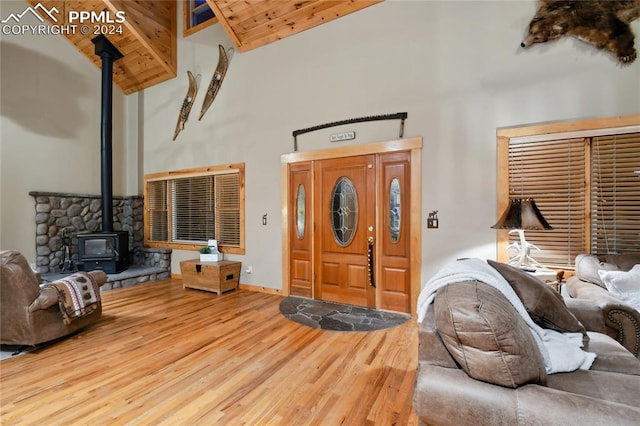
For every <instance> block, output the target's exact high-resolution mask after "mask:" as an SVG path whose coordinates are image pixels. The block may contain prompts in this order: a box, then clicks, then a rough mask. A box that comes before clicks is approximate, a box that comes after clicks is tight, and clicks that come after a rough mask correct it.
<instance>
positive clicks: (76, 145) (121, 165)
mask: <svg viewBox="0 0 640 426" xmlns="http://www.w3.org/2000/svg"><path fill="white" fill-rule="evenodd" d="M26 6H27V3H26V2H24V1H22V0H21V1H5V0H3V1H2V4H1V7H0V17H2V19H4V18H5V17H6V16H8V14H9V13H12V12H13V13H20V12H22V11H23V10H24V9H25V7H26ZM28 19H30V20H31V21H27V23H28V24H32V25H36V24H39V22H38V21H36V20H35V18H33V17H31V18H25V20H28ZM23 23H24V22H23ZM0 61H1V72H0V83H1V86H0V90H1V91H0V98H1V102H0V115H1V121H0V178H1V184H0V197H1V198H0V216H1V217H0V247H1V248H2V249H13V250H19V251H21V252H22V253H23V254H24V255H25V256H26V257H27V258H28V260H29V261H30V262H32V263H34V262H35V259H36V255H35V237H36V231H35V222H34V218H35V200H34V198H33V197H31V196H29V192H30V191H53V192H68V193H84V194H99V193H100V97H101V95H100V93H101V92H100V90H101V88H100V84H101V80H100V78H101V77H100V70H99V69H98V68H97V67H96V66H94V65H93V64H92V63H91V62H90V61H89V60H88V59H86V58H85V57H84V56H83V55H82V54H80V53H79V52H78V51H77V50H76V49H75V47H74V46H73V45H72V44H71V43H70V42H68V41H67V40H66V39H64V38H63V37H62V36H59V35H31V34H29V33H25V34H9V35H5V34H3V35H2V36H1V38H0ZM125 99H126V100H127V101H125ZM136 100H137V95H132V96H129V97H127V98H125V96H124V95H123V93H122V92H121V91H120V89H118V88H117V87H116V86H114V99H113V120H114V121H113V151H114V152H113V164H114V175H113V176H114V177H113V193H114V195H134V194H138V187H139V185H138V183H137V180H138V178H137V169H138V165H137V163H136V161H137V158H135V157H132V156H131V155H130V156H129V157H128V158H129V161H133V162H134V163H133V164H130V163H128V162H127V157H126V154H127V151H128V150H131V148H129V147H127V145H126V144H127V133H126V132H125V124H127V125H128V126H129V128H130V129H134V131H135V126H133V123H132V125H129V124H128V121H129V120H125V116H126V117H133V119H134V120H133V121H135V118H136V117H137V106H138V103H137V101H136ZM132 101H135V102H133V103H132ZM131 109H132V110H133V111H132V113H133V114H135V115H130V114H129V112H128V110H131ZM130 141H131V142H132V143H134V144H135V142H136V139H133V140H130ZM134 150H135V145H134ZM131 181H133V183H130V182H131Z"/></svg>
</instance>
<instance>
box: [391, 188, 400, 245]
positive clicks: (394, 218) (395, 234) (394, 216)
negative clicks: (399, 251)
mask: <svg viewBox="0 0 640 426" xmlns="http://www.w3.org/2000/svg"><path fill="white" fill-rule="evenodd" d="M389 232H390V233H391V241H392V242H394V243H397V242H398V240H399V239H400V182H399V181H398V178H393V179H392V180H391V186H390V188H389Z"/></svg>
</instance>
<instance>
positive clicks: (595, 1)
mask: <svg viewBox="0 0 640 426" xmlns="http://www.w3.org/2000/svg"><path fill="white" fill-rule="evenodd" d="M638 17H640V0H620V1H618V0H592V1H584V0H540V7H539V8H538V11H537V12H536V15H535V16H534V17H533V19H532V20H531V22H530V23H529V31H528V34H527V36H526V37H525V39H524V40H523V42H522V43H521V44H520V45H521V46H522V47H525V48H526V47H529V46H531V45H533V44H535V43H545V42H547V41H550V40H555V39H557V38H560V37H564V36H572V37H575V38H577V39H579V40H582V41H584V42H587V43H589V44H591V45H593V46H595V47H596V48H598V49H605V50H607V51H609V52H611V53H612V54H614V55H615V56H616V58H617V59H618V61H619V62H620V63H621V64H630V63H632V62H633V61H634V60H635V59H636V56H637V54H636V49H635V47H634V41H635V36H634V34H633V32H632V31H631V26H630V25H629V23H630V22H631V21H633V20H635V19H637V18H638Z"/></svg>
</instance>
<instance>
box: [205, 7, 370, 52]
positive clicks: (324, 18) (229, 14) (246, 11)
mask: <svg viewBox="0 0 640 426" xmlns="http://www.w3.org/2000/svg"><path fill="white" fill-rule="evenodd" d="M381 1H382V0H357V1H353V0H352V1H329V0H306V1H305V0H299V1H281V0H280V1H278V0H263V1H248V0H207V3H208V4H209V6H210V7H211V9H212V10H213V11H214V13H215V14H216V17H217V18H218V20H219V21H220V23H221V24H222V25H223V26H224V28H225V30H226V31H227V34H229V37H230V38H231V40H232V41H233V43H234V44H235V45H236V47H237V48H238V50H239V51H240V52H246V51H248V50H251V49H255V48H256V47H260V46H263V45H265V44H267V43H271V42H273V41H276V40H280V39H282V38H284V37H288V36H291V35H293V34H296V33H299V32H301V31H304V30H307V29H309V28H313V27H315V26H317V25H321V24H324V23H325V22H329V21H332V20H334V19H337V18H340V17H341V16H345V15H348V14H349V13H353V12H356V11H358V10H360V9H364V8H365V7H368V6H371V5H373V4H376V3H380V2H381Z"/></svg>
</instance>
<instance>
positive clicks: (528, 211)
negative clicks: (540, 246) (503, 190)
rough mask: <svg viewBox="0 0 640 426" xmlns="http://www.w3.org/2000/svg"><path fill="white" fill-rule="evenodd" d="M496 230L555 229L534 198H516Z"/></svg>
mask: <svg viewBox="0 0 640 426" xmlns="http://www.w3.org/2000/svg"><path fill="white" fill-rule="evenodd" d="M492 228H494V229H540V230H541V229H553V228H552V227H551V225H549V223H548V222H547V221H546V219H545V218H544V216H542V213H540V210H538V206H536V202H535V201H534V200H533V198H524V199H522V198H514V199H512V200H511V202H510V203H509V206H508V207H507V210H506V211H505V212H504V213H503V214H502V217H501V218H500V220H498V223H496V224H495V225H493V226H492Z"/></svg>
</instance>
